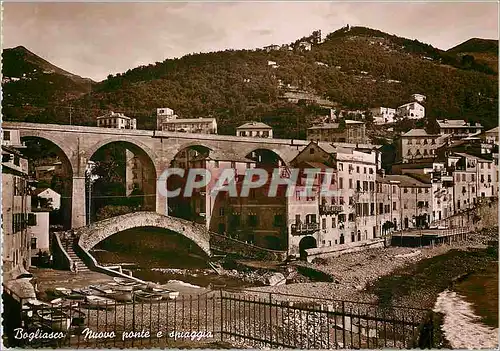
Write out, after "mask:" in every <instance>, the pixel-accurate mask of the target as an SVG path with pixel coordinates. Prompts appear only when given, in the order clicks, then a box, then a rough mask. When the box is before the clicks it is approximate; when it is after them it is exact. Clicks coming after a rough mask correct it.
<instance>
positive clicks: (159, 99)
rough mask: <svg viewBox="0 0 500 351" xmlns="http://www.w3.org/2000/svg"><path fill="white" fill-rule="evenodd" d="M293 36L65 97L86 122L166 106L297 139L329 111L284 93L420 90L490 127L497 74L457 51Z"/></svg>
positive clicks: (443, 109)
mask: <svg viewBox="0 0 500 351" xmlns="http://www.w3.org/2000/svg"><path fill="white" fill-rule="evenodd" d="M302 39H303V40H311V38H310V37H304V38H302ZM299 41H300V40H298V41H296V42H294V43H291V44H290V46H291V48H293V50H288V49H285V50H276V51H271V52H266V51H265V50H254V51H251V50H226V51H223V52H211V53H200V54H191V55H186V56H184V57H182V58H176V59H166V60H164V61H163V62H156V63H155V64H150V65H148V66H140V67H137V68H134V69H131V70H128V71H127V72H124V73H122V74H117V75H115V76H113V75H110V76H108V78H107V79H106V80H104V81H102V82H100V83H96V84H95V86H93V88H92V94H86V95H83V96H80V97H78V98H76V99H74V100H73V101H72V102H71V104H72V106H73V108H74V110H73V111H74V112H73V120H74V121H78V123H79V124H86V125H92V124H94V123H95V117H96V116H97V115H99V114H100V113H103V112H104V111H105V110H107V109H111V110H114V111H123V112H125V113H127V114H128V115H131V116H134V117H136V118H138V124H139V127H140V128H154V125H155V117H154V113H155V111H156V108H157V107H170V108H173V109H174V110H175V111H176V112H177V114H178V115H179V116H181V117H202V116H204V117H205V116H213V117H216V118H217V120H218V123H219V132H220V133H222V134H233V133H234V129H235V127H236V126H237V125H238V124H240V123H242V122H243V121H248V120H252V119H257V120H259V119H260V120H261V121H262V122H265V123H267V124H269V125H271V126H273V127H274V128H275V135H276V136H277V137H291V138H296V137H305V130H306V127H307V126H308V123H310V121H311V120H312V119H313V118H315V117H316V116H317V115H326V114H327V113H328V111H327V110H326V109H324V108H322V107H320V106H319V105H317V104H306V103H305V102H304V101H299V102H298V103H295V102H288V101H287V99H284V98H283V96H284V95H285V94H286V93H287V92H290V91H302V92H306V93H307V94H309V95H314V96H318V97H322V98H324V99H325V101H326V100H328V101H330V102H332V103H334V104H336V105H338V106H341V107H345V108H352V109H366V108H369V107H376V106H387V107H397V106H399V105H401V104H403V103H406V102H408V101H409V100H408V99H409V98H410V96H411V94H413V93H417V92H418V93H422V94H424V95H426V96H427V102H426V109H427V114H428V115H429V116H430V117H431V118H444V117H446V118H464V119H467V120H470V121H473V122H481V123H483V124H484V125H485V126H486V128H491V127H493V126H496V125H497V120H498V110H497V106H498V78H497V75H496V74H492V71H491V69H489V71H488V69H486V68H485V67H483V66H481V65H479V66H478V65H470V64H469V65H465V66H464V65H463V63H462V62H461V61H460V60H459V59H458V58H457V57H458V56H457V55H456V54H455V53H447V52H444V51H442V50H439V49H436V48H433V47H432V46H430V45H427V44H423V43H420V42H418V41H415V40H409V39H405V38H399V37H396V36H393V35H389V34H387V33H383V32H380V31H376V30H372V29H368V28H363V27H352V28H348V27H346V28H342V29H340V30H338V31H336V32H333V33H331V34H329V35H328V36H327V37H326V39H325V40H324V42H322V43H320V44H315V45H313V47H312V50H311V51H303V50H300V49H299V48H298V43H299ZM268 61H274V62H276V65H274V64H268ZM5 117H6V119H20V118H21V119H26V120H32V121H37V120H39V121H42V120H44V121H51V122H54V123H55V122H62V123H66V121H67V120H68V118H67V110H66V109H61V108H58V107H49V108H47V109H46V110H45V111H44V112H43V113H42V114H39V113H37V114H25V116H23V117H19V116H17V117H16V116H10V115H6V116H5Z"/></svg>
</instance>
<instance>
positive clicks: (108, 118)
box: [97, 111, 137, 129]
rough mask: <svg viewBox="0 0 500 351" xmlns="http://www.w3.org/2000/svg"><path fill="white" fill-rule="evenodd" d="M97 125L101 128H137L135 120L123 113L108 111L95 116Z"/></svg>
mask: <svg viewBox="0 0 500 351" xmlns="http://www.w3.org/2000/svg"><path fill="white" fill-rule="evenodd" d="M97 126H98V127H101V128H118V129H137V120H136V119H135V118H131V117H127V116H125V115H124V114H123V113H117V112H113V111H111V112H109V113H107V114H105V115H104V116H100V117H97Z"/></svg>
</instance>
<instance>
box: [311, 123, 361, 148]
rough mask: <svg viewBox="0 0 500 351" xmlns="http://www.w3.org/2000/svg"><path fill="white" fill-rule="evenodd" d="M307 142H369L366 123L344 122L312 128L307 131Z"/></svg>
mask: <svg viewBox="0 0 500 351" xmlns="http://www.w3.org/2000/svg"><path fill="white" fill-rule="evenodd" d="M307 140H310V141H316V142H319V141H325V142H341V143H352V144H356V143H359V144H364V143H366V141H367V139H366V127H365V123H363V122H360V121H352V120H344V121H343V122H340V123H323V124H320V125H316V126H312V127H310V128H308V129H307Z"/></svg>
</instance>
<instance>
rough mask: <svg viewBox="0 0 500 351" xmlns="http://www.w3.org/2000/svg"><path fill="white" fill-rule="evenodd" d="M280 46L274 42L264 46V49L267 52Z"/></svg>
mask: <svg viewBox="0 0 500 351" xmlns="http://www.w3.org/2000/svg"><path fill="white" fill-rule="evenodd" d="M280 48H281V46H279V45H275V44H272V45H268V46H264V50H266V51H267V52H271V51H275V50H279V49H280Z"/></svg>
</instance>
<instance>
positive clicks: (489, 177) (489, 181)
mask: <svg viewBox="0 0 500 351" xmlns="http://www.w3.org/2000/svg"><path fill="white" fill-rule="evenodd" d="M488 183H491V174H488Z"/></svg>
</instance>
